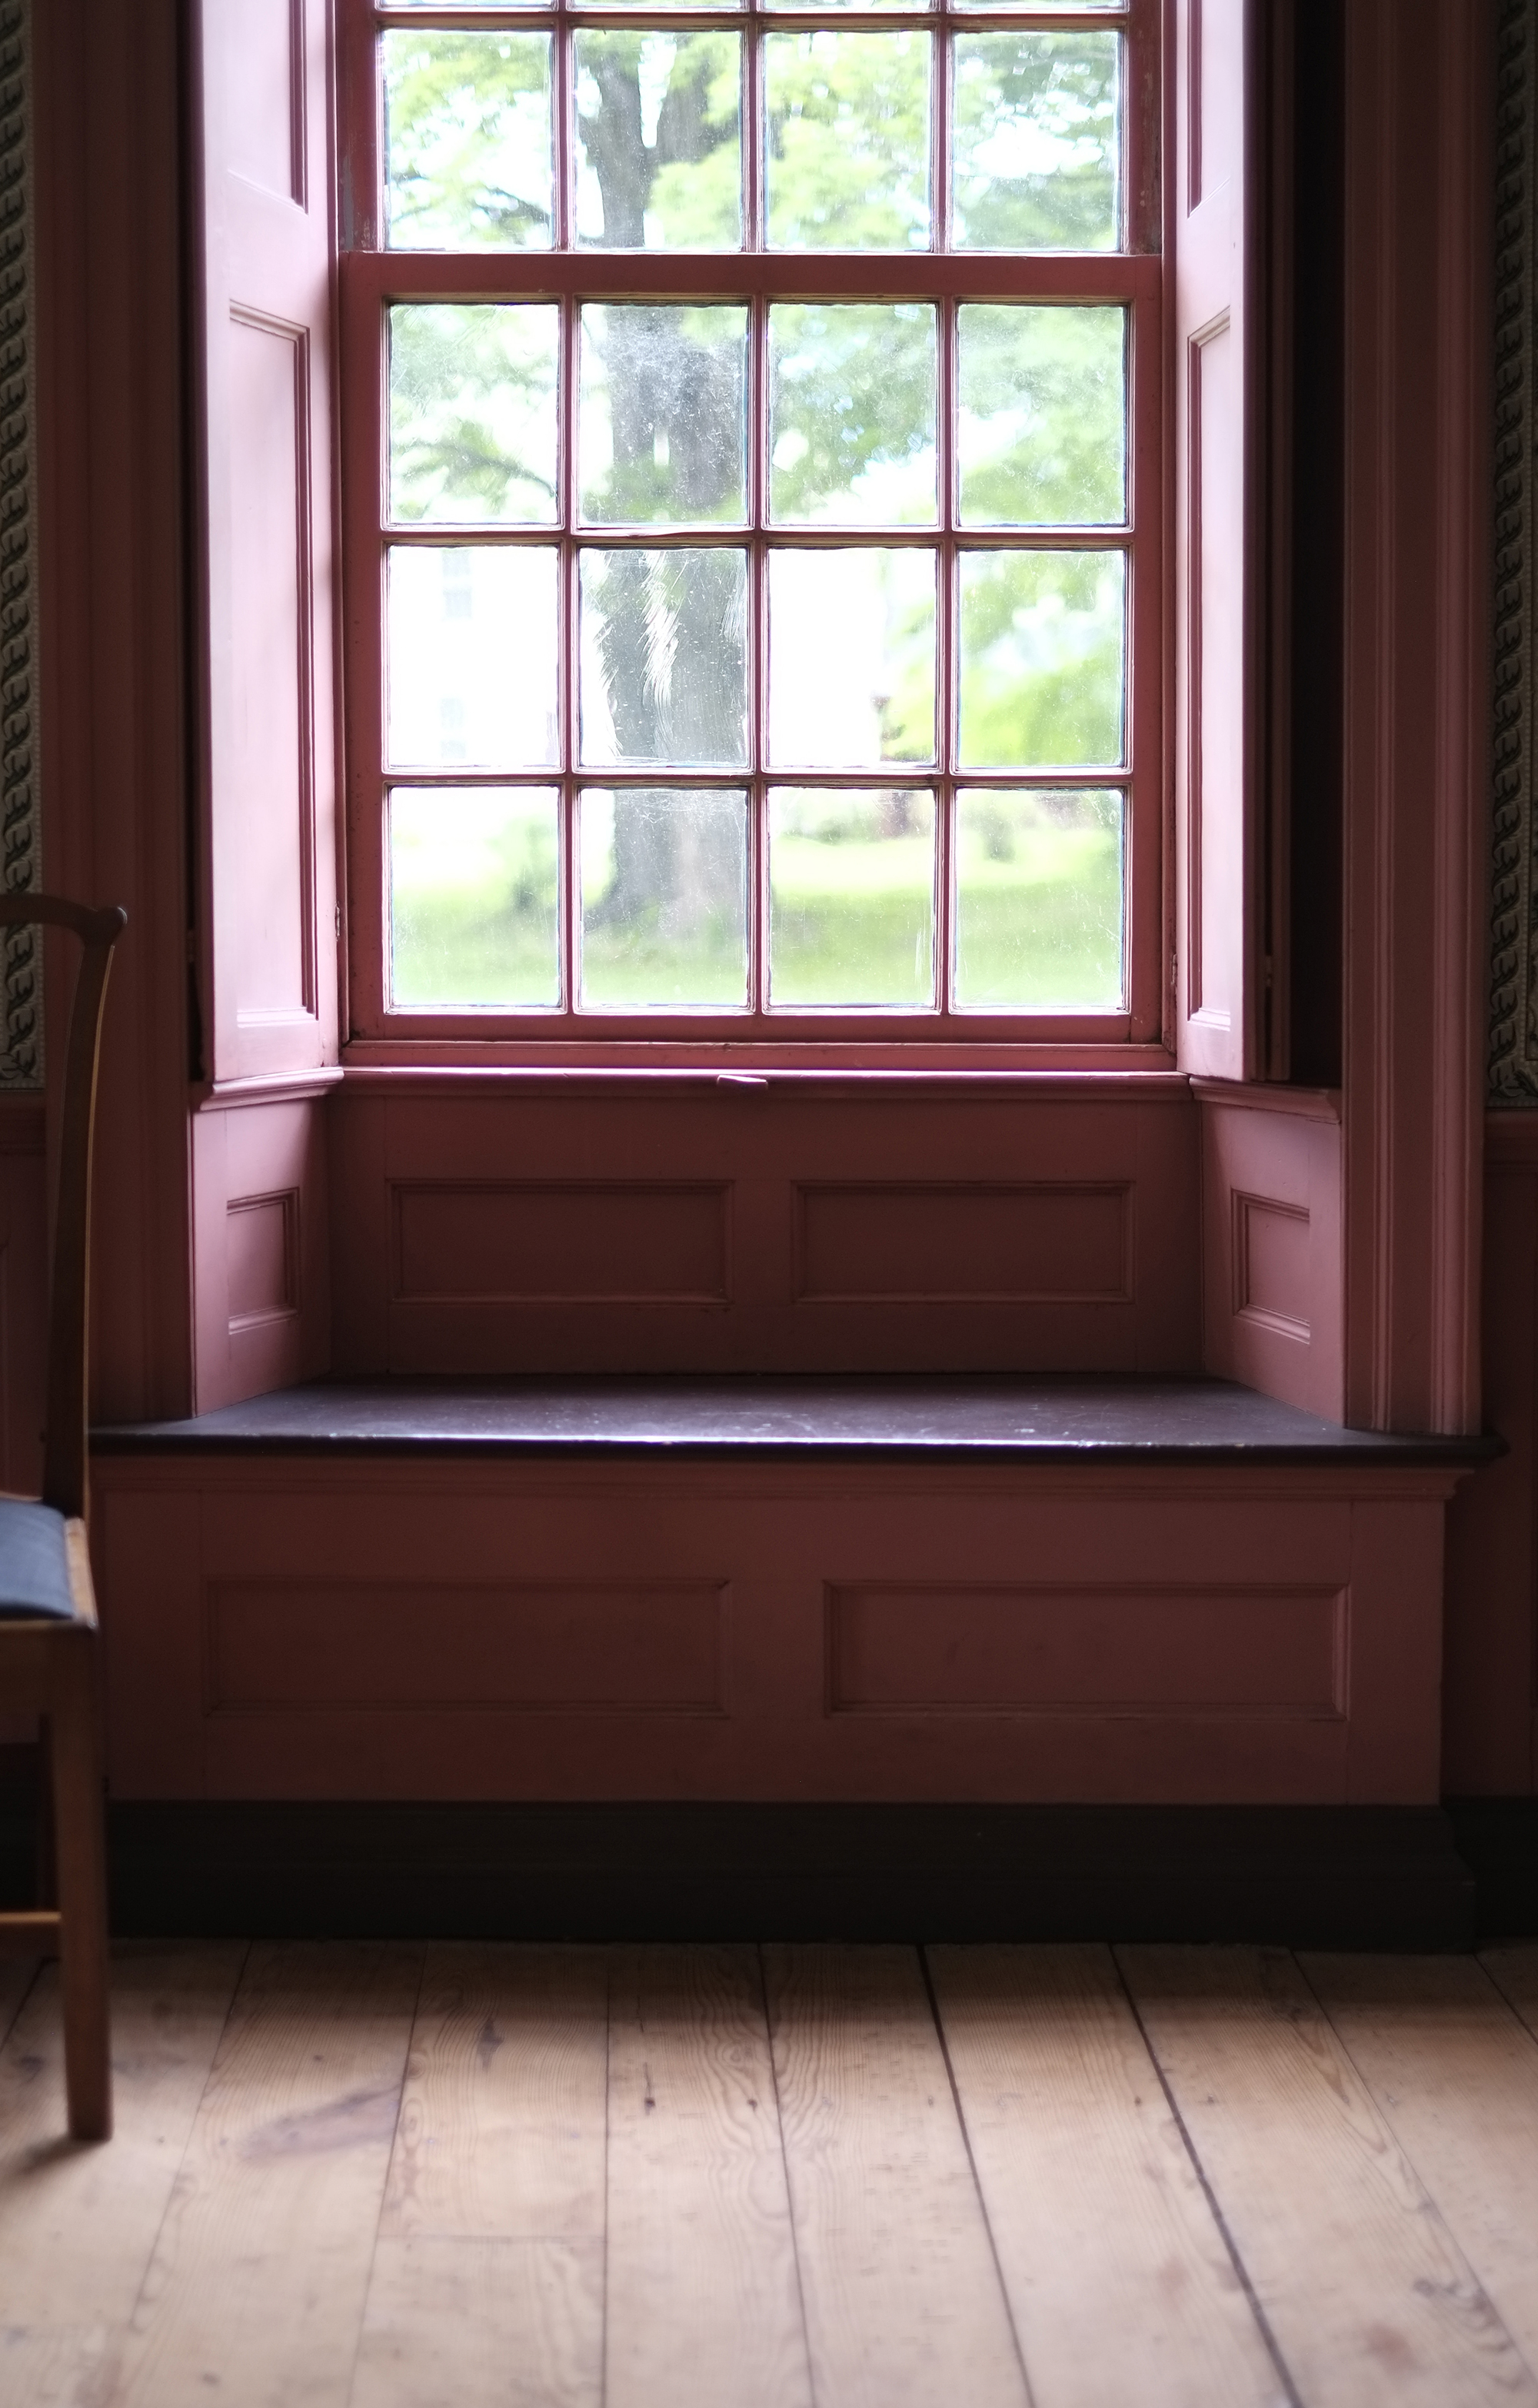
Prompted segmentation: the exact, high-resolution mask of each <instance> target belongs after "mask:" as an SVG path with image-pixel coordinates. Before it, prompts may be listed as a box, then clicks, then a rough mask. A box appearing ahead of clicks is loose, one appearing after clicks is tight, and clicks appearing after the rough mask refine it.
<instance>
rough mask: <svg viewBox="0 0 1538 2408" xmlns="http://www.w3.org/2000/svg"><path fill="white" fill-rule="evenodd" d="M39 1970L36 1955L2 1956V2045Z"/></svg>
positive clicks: (0, 2019)
mask: <svg viewBox="0 0 1538 2408" xmlns="http://www.w3.org/2000/svg"><path fill="white" fill-rule="evenodd" d="M37 1971H38V1963H37V1959H36V1957H0V2047H3V2046H4V2044H5V2042H6V2041H7V2038H8V2037H9V2034H10V2028H11V2026H12V2024H13V2023H14V2022H15V2021H16V2018H17V2016H18V2015H19V2014H21V2012H22V2007H23V2006H24V2005H25V2003H26V1995H27V1992H28V1991H29V1990H30V1989H31V1987H32V1985H33V1983H34V1981H35V1980H36V1975H37Z"/></svg>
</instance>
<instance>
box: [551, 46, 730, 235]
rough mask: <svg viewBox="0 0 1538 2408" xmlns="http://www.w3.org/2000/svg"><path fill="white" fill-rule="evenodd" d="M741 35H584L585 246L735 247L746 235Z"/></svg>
mask: <svg viewBox="0 0 1538 2408" xmlns="http://www.w3.org/2000/svg"><path fill="white" fill-rule="evenodd" d="M741 60H742V46H741V43H740V40H739V38H738V36H736V35H735V34H684V33H678V34H657V33H652V34H640V33H621V32H619V31H618V30H616V31H615V32H613V33H609V32H607V31H606V32H603V33H580V34H579V35H578V36H577V239H578V241H579V242H582V243H595V244H601V245H602V246H603V248H604V249H605V250H608V251H735V250H736V248H737V246H738V245H739V244H740V241H741V239H742V161H741V148H740V132H739V128H740V119H741V77H742V66H741Z"/></svg>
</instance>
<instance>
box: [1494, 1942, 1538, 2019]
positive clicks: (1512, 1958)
mask: <svg viewBox="0 0 1538 2408" xmlns="http://www.w3.org/2000/svg"><path fill="white" fill-rule="evenodd" d="M1479 1961H1480V1963H1481V1964H1482V1965H1483V1966H1484V1968H1485V1971H1486V1972H1487V1973H1488V1975H1489V1977H1490V1979H1491V1981H1492V1982H1493V1983H1494V1984H1495V1986H1496V1988H1497V1989H1498V1990H1499V1991H1500V1993H1501V1995H1502V1998H1503V1999H1504V2000H1506V2003H1507V2004H1508V2006H1510V2007H1512V2008H1513V2009H1515V2011H1516V2014H1519V2015H1520V2016H1521V2018H1522V2021H1523V2022H1524V2023H1525V2024H1526V2026H1527V2028H1528V2029H1529V2031H1530V2032H1532V2033H1534V2034H1538V1941H1529V1942H1518V1943H1517V1945H1516V1946H1515V1947H1511V1948H1485V1949H1481V1951H1480V1956H1479Z"/></svg>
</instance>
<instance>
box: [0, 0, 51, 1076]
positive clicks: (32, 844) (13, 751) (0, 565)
mask: <svg viewBox="0 0 1538 2408" xmlns="http://www.w3.org/2000/svg"><path fill="white" fill-rule="evenodd" d="M30 20H31V0H0V857H3V862H4V876H5V882H6V885H7V888H9V889H11V890H12V891H16V890H21V891H22V892H25V891H26V890H28V889H29V888H32V887H36V886H38V885H40V884H41V882H42V880H41V867H42V830H41V825H40V822H39V817H38V813H39V805H40V795H39V789H38V766H39V765H38V728H37V715H36V646H37V629H36V614H35V611H34V608H33V523H32V522H33V448H32V447H33V370H34V360H33V344H32V326H31V316H32V161H31V139H30V136H31V107H30V103H31V98H32V90H31V76H30V67H31V44H30V39H29V36H30V34H31V22H30ZM42 1079H43V993H42V948H41V940H40V936H39V932H38V931H37V930H36V929H35V928H13V929H11V930H9V931H8V932H7V938H6V945H5V1024H4V1029H3V1032H0V1087H37V1086H40V1085H41V1084H42Z"/></svg>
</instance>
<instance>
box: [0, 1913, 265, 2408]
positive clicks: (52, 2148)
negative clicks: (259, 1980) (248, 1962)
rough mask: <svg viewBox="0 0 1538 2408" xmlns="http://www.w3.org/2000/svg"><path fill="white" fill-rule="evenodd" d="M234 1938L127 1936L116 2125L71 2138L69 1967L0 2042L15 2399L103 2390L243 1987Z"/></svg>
mask: <svg viewBox="0 0 1538 2408" xmlns="http://www.w3.org/2000/svg"><path fill="white" fill-rule="evenodd" d="M244 1956H245V1949H244V1947H243V1946H242V1945H240V1944H238V1943H236V1942H194V1943H189V1944H184V1945H180V1946H178V1945H175V1944H171V1945H167V1946H164V1947H160V1946H155V1947H151V1946H142V1945H128V1946H120V1947H118V1948H117V1949H116V1950H115V1951H114V1954H113V1961H112V2082H113V2106H114V2111H115V2130H114V2137H113V2139H112V2140H111V2142H110V2143H108V2145H107V2146H105V2147H78V2146H76V2145H75V2144H74V2143H71V2142H70V2141H69V2140H68V2139H67V2138H66V2136H65V2086H64V2033H63V2027H62V2023H61V2019H60V2013H59V1988H58V1971H57V1968H56V1967H54V1966H51V1965H50V1966H46V1967H45V1968H44V1969H43V1971H41V1972H40V1973H39V1975H38V1977H37V1980H36V1985H34V1987H33V1988H32V1990H31V1992H30V1993H29V1995H28V1997H27V1999H26V2000H25V2003H24V2004H23V2006H22V2010H21V2013H20V2014H19V2015H18V2016H17V2019H16V2022H15V2024H14V2026H13V2028H12V2030H11V2033H10V2036H9V2038H8V2040H7V2042H6V2045H5V2047H4V2048H3V2049H0V2270H3V2272H0V2294H3V2298H4V2301H5V2305H4V2310H3V2312H0V2325H3V2326H4V2332H3V2335H0V2401H4V2402H5V2403H7V2408H9V2403H11V2402H13V2401H14V2402H16V2403H18V2408H22V2403H26V2408H30V2403H32V2402H34V2401H50V2402H51V2401H70V2402H73V2401H75V2400H76V2399H77V2398H79V2400H81V2401H86V2400H90V2401H92V2402H93V2408H94V2403H95V2402H96V2401H97V2400H98V2399H99V2398H100V2397H101V2396H102V2386H103V2384H104V2382H105V2380H106V2376H105V2372H104V2369H105V2368H106V2366H107V2363H108V2358H109V2357H111V2356H112V2355H114V2354H115V2352H116V2350H117V2348H118V2346H119V2345H120V2343H121V2342H122V2336H123V2333H124V2331H125V2330H126V2328H127V2324H128V2320H129V2317H130V2315H132V2313H133V2308H134V2302H135V2300H136V2299H137V2296H138V2291H139V2286H140V2284H141V2283H142V2282H143V2280H144V2274H145V2270H146V2268H147V2266H148V2265H149V2262H150V2256H151V2250H152V2249H153V2247H154V2245H155V2236H156V2234H157V2233H158V2231H159V2229H160V2226H161V2220H162V2218H163V2216H164V2215H165V2210H166V2206H167V2203H168V2201H169V2200H170V2198H171V2194H172V2187H173V2185H174V2184H175V2182H176V2178H177V2171H178V2169H179V2167H180V2163H181V2158H182V2153H183V2151H184V2150H185V2148H186V2145H187V2142H188V2139H189V2136H190V2134H191V2132H192V2129H193V2125H194V2118H195V2117H196V2114H197V2111H198V2102H199V2100H201V2098H202V2096H203V2091H204V2086H205V2085H206V2083H207V2081H208V2071H209V2068H210V2067H211V2065H212V2064H213V2061H214V2055H215V2052H216V2050H217V2049H218V2046H219V2042H220V2036H221V2034H222V2033H223V2029H224V2024H225V2019H226V2017H227V2015H228V2014H229V2011H230V2001H231V2000H232V1999H233V1997H234V1995H235V1987H236V1983H237V1979H238V1977H239V1972H240V1967H241V1961H242V1958H243V1957H244Z"/></svg>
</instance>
